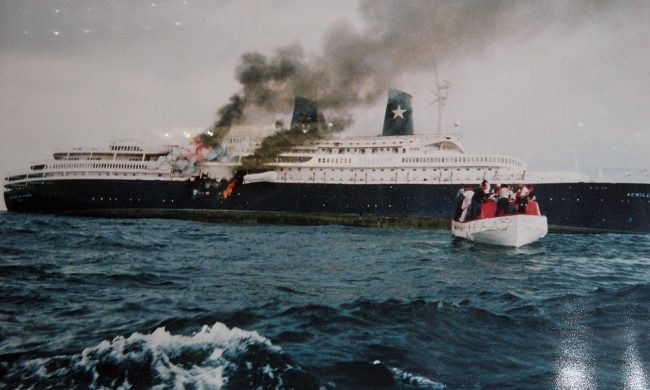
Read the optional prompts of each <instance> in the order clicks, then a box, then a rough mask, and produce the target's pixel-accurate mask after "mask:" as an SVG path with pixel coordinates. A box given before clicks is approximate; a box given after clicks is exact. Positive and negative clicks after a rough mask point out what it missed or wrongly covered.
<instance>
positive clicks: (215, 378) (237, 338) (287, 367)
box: [0, 322, 319, 389]
mask: <svg viewBox="0 0 650 390" xmlns="http://www.w3.org/2000/svg"><path fill="white" fill-rule="evenodd" d="M3 368H4V370H2V371H5V375H3V377H4V378H3V379H0V384H2V386H3V387H4V386H6V387H8V388H12V387H18V386H19V385H20V386H22V387H24V388H44V387H58V388H61V387H63V388H76V387H81V388H89V387H90V388H117V387H122V388H153V387H159V388H204V389H220V388H256V387H261V388H290V387H293V388H305V389H311V388H313V389H318V388H319V383H318V380H317V379H316V378H315V377H313V376H311V375H310V374H308V373H307V372H305V371H304V370H302V369H301V368H300V367H298V366H297V365H296V364H295V363H293V362H292V361H291V359H290V358H289V357H288V356H286V355H285V354H284V353H282V351H281V349H280V348H279V347H277V346H275V345H273V344H272V343H271V342H270V341H269V340H268V339H266V338H265V337H263V336H261V335H259V334H258V333H257V332H249V331H246V330H242V329H239V328H228V327H227V326H226V325H224V324H222V323H219V322H217V323H215V324H214V325H213V326H207V325H205V326H203V328H201V330H200V331H198V332H197V333H195V334H193V335H190V336H185V335H174V334H171V333H170V332H168V331H167V330H166V329H165V328H157V329H156V330H155V331H154V332H152V333H151V334H141V333H133V334H132V335H131V336H129V337H123V336H119V337H116V338H114V339H113V340H112V341H110V342H109V341H102V342H101V343H99V344H98V345H96V346H94V347H90V348H86V349H84V350H83V351H82V352H81V353H79V354H72V355H61V356H55V357H47V358H38V359H33V360H29V361H26V362H23V363H18V364H15V365H13V366H9V367H7V366H5V367H3Z"/></svg>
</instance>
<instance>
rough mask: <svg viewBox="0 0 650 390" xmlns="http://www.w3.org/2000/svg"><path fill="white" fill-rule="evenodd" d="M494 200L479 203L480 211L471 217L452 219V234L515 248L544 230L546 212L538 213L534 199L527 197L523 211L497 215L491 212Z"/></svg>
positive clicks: (536, 238)
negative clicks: (461, 220) (543, 213)
mask: <svg viewBox="0 0 650 390" xmlns="http://www.w3.org/2000/svg"><path fill="white" fill-rule="evenodd" d="M494 203H495V202H493V201H487V202H485V203H483V204H482V205H481V213H480V214H479V215H478V216H477V217H476V218H475V219H473V220H471V221H466V222H459V221H452V223H451V232H452V234H453V235H454V236H456V237H461V238H465V239H468V240H471V241H475V242H480V243H483V244H491V245H501V246H512V247H515V248H518V247H520V246H523V245H527V244H530V243H532V242H535V241H537V240H539V239H541V238H542V237H544V236H546V234H547V233H548V223H547V221H546V216H544V215H541V214H540V212H539V206H538V205H537V202H536V201H534V200H533V201H530V202H529V203H528V204H527V206H526V212H525V213H523V214H509V215H504V216H499V217H496V216H494V209H495V206H494Z"/></svg>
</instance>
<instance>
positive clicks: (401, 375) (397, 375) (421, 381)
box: [372, 360, 446, 389]
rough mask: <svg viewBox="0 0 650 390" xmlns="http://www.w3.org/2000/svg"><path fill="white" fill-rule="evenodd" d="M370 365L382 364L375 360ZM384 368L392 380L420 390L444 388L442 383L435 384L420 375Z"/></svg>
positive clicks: (393, 368)
mask: <svg viewBox="0 0 650 390" xmlns="http://www.w3.org/2000/svg"><path fill="white" fill-rule="evenodd" d="M372 364H374V365H378V364H382V363H381V361H379V360H375V361H373V362H372ZM386 368H388V370H389V371H390V372H391V374H392V376H393V378H394V379H395V380H396V381H398V382H401V383H406V384H409V385H412V386H416V387H419V388H422V389H444V388H445V387H446V386H445V385H444V384H443V383H440V382H436V381H434V380H431V379H429V378H427V377H425V376H422V375H417V374H412V373H410V372H406V371H404V370H400V369H399V368H395V367H388V366H386Z"/></svg>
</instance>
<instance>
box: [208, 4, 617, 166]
mask: <svg viewBox="0 0 650 390" xmlns="http://www.w3.org/2000/svg"><path fill="white" fill-rule="evenodd" d="M610 6H611V3H609V2H605V1H586V0H584V1H574V2H564V1H559V0H558V1H552V0H551V1H545V2H538V3H531V2H522V1H515V0H496V1H480V0H457V1H443V0H438V1H431V0H412V1H408V2H396V1H390V0H386V1H376V0H363V1H361V3H360V7H359V10H360V13H361V15H362V17H363V19H364V20H365V22H366V28H365V29H364V30H362V31H359V30H357V29H355V28H354V27H353V26H352V25H351V24H348V23H345V22H341V23H338V24H335V25H333V26H331V27H330V29H329V30H328V31H327V32H326V34H325V40H324V43H323V50H322V53H320V54H311V55H307V54H306V53H305V51H304V50H303V49H302V47H301V46H300V45H291V46H285V47H280V48H278V49H275V50H274V51H273V52H272V54H271V55H269V56H267V55H265V54H262V53H258V52H249V53H245V54H243V55H242V56H241V59H240V62H239V65H238V66H237V67H236V69H235V77H236V79H237V80H238V81H239V83H240V85H241V90H240V91H239V92H238V93H237V94H235V95H233V96H232V97H231V99H230V102H229V103H228V104H226V105H224V106H223V107H222V108H221V109H219V117H218V119H217V121H216V122H215V123H214V125H213V126H212V127H211V128H210V130H209V132H208V134H209V135H206V134H203V135H201V136H200V137H199V139H198V141H199V142H201V143H203V144H206V145H209V146H214V145H217V144H219V143H220V141H221V139H222V137H223V136H224V135H225V134H226V133H227V132H228V130H229V128H230V126H231V125H235V124H242V123H246V121H247V117H246V113H247V111H249V110H251V109H253V108H255V109H262V110H265V111H268V112H285V113H286V112H289V111H290V109H291V104H292V102H293V99H294V97H295V96H296V95H302V96H308V97H310V98H312V99H315V100H316V101H318V104H319V109H321V110H323V112H324V114H323V115H324V116H325V118H330V119H323V121H322V122H323V123H328V122H336V123H337V126H335V127H334V128H332V127H331V126H330V128H329V129H328V128H327V126H325V129H327V131H323V128H322V126H319V128H320V130H318V131H312V132H309V133H304V132H301V131H297V130H295V129H283V130H282V131H280V132H279V133H276V134H275V135H273V136H271V138H269V139H267V140H265V141H264V142H263V143H262V147H261V148H260V149H258V150H257V151H256V156H257V157H259V158H258V160H264V161H267V160H269V158H271V157H272V156H275V155H277V154H278V153H281V152H282V151H284V150H286V148H288V147H291V146H293V145H297V144H300V143H301V142H305V141H306V140H307V139H315V138H319V137H321V136H324V135H327V134H330V133H331V131H333V130H342V129H344V128H345V126H346V125H349V124H350V123H351V120H350V114H349V112H350V110H351V109H353V108H355V107H358V106H360V105H363V104H370V103H373V102H375V101H376V100H377V99H378V98H380V97H383V96H385V94H386V93H387V91H388V89H389V88H390V87H391V86H393V83H395V81H396V80H397V79H398V78H399V77H401V76H403V75H405V74H415V73H418V72H430V71H431V70H433V69H434V67H436V66H437V65H440V64H452V63H453V62H454V61H455V60H457V59H459V58H462V57H463V56H467V55H476V54H477V53H480V52H481V51H482V50H484V48H486V47H488V46H490V45H492V44H493V43H495V42H498V41H499V40H500V39H504V38H505V37H508V39H519V38H526V37H527V36H532V35H534V34H535V33H536V32H539V31H541V30H543V29H544V28H547V27H548V25H549V24H550V23H557V24H559V25H560V26H564V28H571V26H572V25H573V24H575V22H577V21H579V20H580V19H583V18H588V17H590V16H593V15H595V14H597V13H599V12H600V11H602V10H603V9H604V8H606V7H610ZM522 26H525V28H522ZM297 33H299V32H297ZM342 118H344V119H342Z"/></svg>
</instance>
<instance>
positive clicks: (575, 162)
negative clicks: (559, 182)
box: [573, 143, 580, 172]
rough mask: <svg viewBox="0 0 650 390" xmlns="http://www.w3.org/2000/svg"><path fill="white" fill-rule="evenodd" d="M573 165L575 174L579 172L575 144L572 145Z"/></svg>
mask: <svg viewBox="0 0 650 390" xmlns="http://www.w3.org/2000/svg"><path fill="white" fill-rule="evenodd" d="M573 165H574V169H575V171H576V172H580V169H579V168H578V151H577V150H576V144H575V143H574V144H573Z"/></svg>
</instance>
